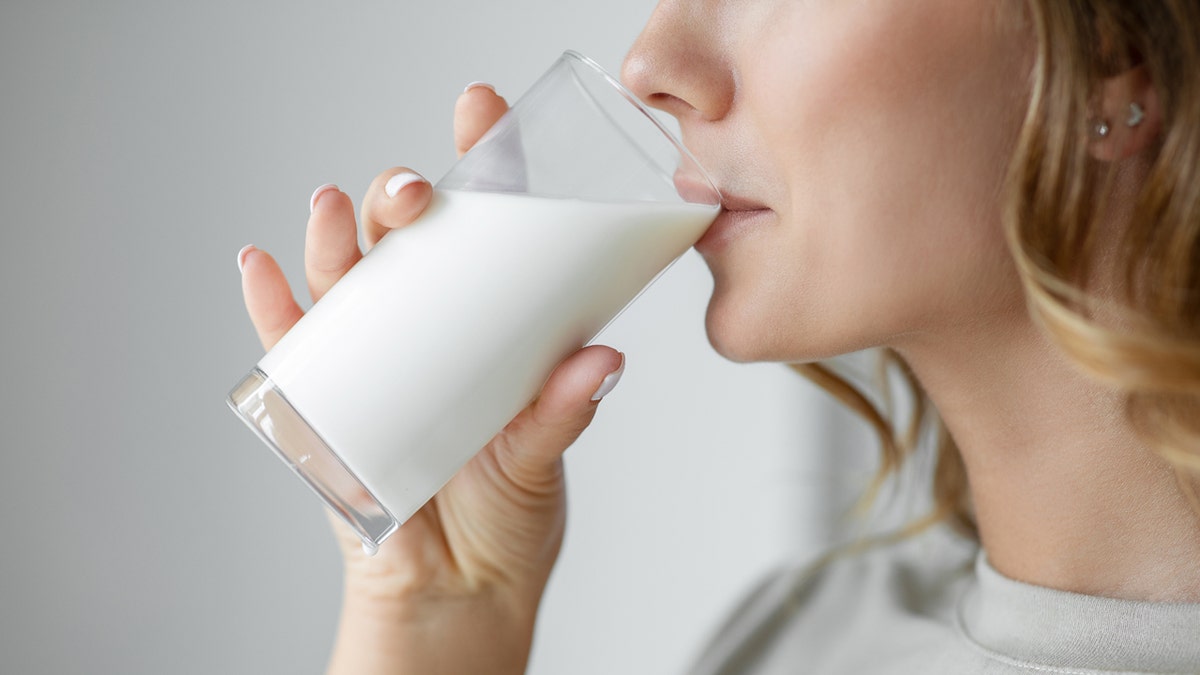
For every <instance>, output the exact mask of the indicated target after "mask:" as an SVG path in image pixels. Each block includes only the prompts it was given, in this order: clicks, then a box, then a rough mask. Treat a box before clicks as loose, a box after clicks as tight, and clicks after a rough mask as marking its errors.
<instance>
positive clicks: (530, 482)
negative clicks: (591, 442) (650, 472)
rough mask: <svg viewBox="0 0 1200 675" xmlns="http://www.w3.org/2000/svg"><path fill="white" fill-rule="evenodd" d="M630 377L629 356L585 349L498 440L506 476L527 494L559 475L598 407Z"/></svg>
mask: <svg viewBox="0 0 1200 675" xmlns="http://www.w3.org/2000/svg"><path fill="white" fill-rule="evenodd" d="M624 371H625V355H624V354H622V353H620V352H618V351H617V350H615V349H613V348H611V347H602V346H598V345H594V346H591V347H586V348H584V349H581V350H580V351H578V352H575V354H573V355H571V356H570V357H568V358H567V359H566V360H565V361H563V362H562V363H561V364H559V366H558V368H556V369H555V370H554V372H553V373H552V374H551V375H550V378H549V379H548V380H546V384H545V386H544V387H542V393H541V395H540V396H538V398H537V400H535V401H534V402H533V403H532V404H530V405H529V407H527V408H526V409H525V410H524V411H522V412H521V414H520V415H518V416H517V417H516V419H514V420H513V421H512V422H510V423H509V425H508V426H507V427H505V428H504V431H502V432H501V433H500V435H499V436H497V443H496V456H497V461H498V462H499V464H500V467H501V468H502V470H503V471H504V473H505V474H506V475H507V476H508V477H509V478H510V479H511V480H513V482H515V483H517V484H518V485H520V486H522V487H525V488H527V489H535V488H536V486H538V485H541V484H544V483H545V479H546V478H547V477H550V476H552V475H556V474H557V465H558V460H559V459H560V458H561V456H562V454H563V452H564V451H565V450H566V449H567V447H568V446H570V445H571V443H574V442H575V439H576V438H578V437H579V434H581V433H583V430H584V429H586V428H587V426H588V425H589V424H591V422H592V418H593V417H594V416H595V414H596V406H597V405H598V404H599V401H600V399H602V398H604V396H605V395H607V394H608V393H609V392H610V391H612V389H613V387H615V386H616V384H617V381H619V380H620V378H621V374H622V373H623V372H624Z"/></svg>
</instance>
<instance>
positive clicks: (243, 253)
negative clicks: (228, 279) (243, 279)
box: [238, 244, 254, 272]
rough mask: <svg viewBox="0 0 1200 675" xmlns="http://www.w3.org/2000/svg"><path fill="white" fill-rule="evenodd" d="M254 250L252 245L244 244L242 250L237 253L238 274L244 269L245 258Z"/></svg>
mask: <svg viewBox="0 0 1200 675" xmlns="http://www.w3.org/2000/svg"><path fill="white" fill-rule="evenodd" d="M253 250H254V244H246V245H245V246H243V247H242V250H240V251H238V272H241V271H243V270H245V268H246V256H247V255H250V251H253Z"/></svg>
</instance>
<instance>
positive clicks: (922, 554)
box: [692, 528, 1200, 675]
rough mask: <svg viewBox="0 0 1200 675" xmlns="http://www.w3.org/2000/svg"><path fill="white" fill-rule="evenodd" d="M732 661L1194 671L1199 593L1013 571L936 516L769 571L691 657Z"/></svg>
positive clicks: (777, 666)
mask: <svg viewBox="0 0 1200 675" xmlns="http://www.w3.org/2000/svg"><path fill="white" fill-rule="evenodd" d="M1197 565H1200V561H1197ZM733 673H739V674H742V675H782V674H784V673H787V674H789V675H791V674H794V673H804V674H806V675H819V674H830V675H831V674H834V673H838V674H853V675H876V674H880V675H882V674H884V673H888V674H893V673H895V674H898V673H913V674H920V675H974V674H977V673H978V674H981V675H982V674H986V675H1013V674H1017V673H1023V674H1026V675H1028V674H1030V673H1074V674H1084V673H1086V674H1088V675H1095V674H1098V673H1105V674H1106V675H1112V674H1113V673H1191V674H1193V675H1195V674H1200V604H1192V603H1157V602H1132V601H1127V600H1113V599H1110V598H1101V597H1095V596H1089V595H1080V594H1077V593H1067V592H1064V591H1057V590H1053V589H1048V588H1042V587H1038V586H1031V585H1029V584H1024V583H1021V582H1018V581H1014V580H1012V579H1008V578H1006V577H1004V576H1002V575H1000V574H999V573H998V572H996V570H994V569H993V568H992V567H991V565H989V564H988V562H987V558H986V556H984V555H983V553H982V552H981V551H980V550H979V549H978V548H977V547H976V545H975V544H974V543H972V542H969V541H966V540H964V539H962V538H960V537H958V536H957V535H955V534H953V533H952V532H951V531H950V530H948V529H946V528H935V529H932V530H929V531H927V532H925V533H923V534H921V535H918V536H916V537H913V538H911V539H908V540H904V541H901V542H900V543H897V544H891V545H887V546H879V547H875V548H870V549H867V550H866V551H863V552H860V553H856V554H849V555H841V556H833V557H831V558H830V559H828V560H826V561H824V562H823V563H818V564H817V565H812V566H803V567H792V568H785V569H783V570H780V571H779V572H777V573H775V574H772V575H770V576H769V577H768V578H767V579H766V580H764V582H763V583H762V584H760V585H759V586H758V587H757V588H756V589H755V590H754V591H752V592H751V593H750V595H749V596H748V597H747V598H746V600H745V601H743V603H742V604H741V605H740V606H739V607H738V608H737V609H736V610H735V611H734V612H733V614H732V616H731V617H730V618H729V620H728V621H727V623H726V625H725V626H724V628H722V629H721V630H720V631H719V632H718V633H717V637H716V638H715V639H714V640H712V641H711V643H710V644H709V646H708V648H707V649H706V650H705V652H704V653H703V655H702V656H701V658H700V660H699V662H698V663H697V664H696V667H695V668H694V670H693V671H692V675H732V674H733Z"/></svg>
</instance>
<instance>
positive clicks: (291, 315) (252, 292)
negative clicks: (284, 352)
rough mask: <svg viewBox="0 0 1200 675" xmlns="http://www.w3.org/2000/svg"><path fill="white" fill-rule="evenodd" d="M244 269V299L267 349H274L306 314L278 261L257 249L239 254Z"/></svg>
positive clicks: (251, 319)
mask: <svg viewBox="0 0 1200 675" xmlns="http://www.w3.org/2000/svg"><path fill="white" fill-rule="evenodd" d="M238 265H239V267H241V268H242V298H243V300H244V301H245V303H246V311H247V312H248V313H249V314H250V322H251V323H253V324H254V330H255V331H256V332H257V333H258V339H259V341H261V342H262V345H263V349H270V348H271V347H274V346H275V343H276V342H279V338H281V337H283V334H284V333H286V332H288V330H289V329H290V328H291V327H292V326H293V325H295V323H296V322H297V321H299V320H300V317H302V316H304V312H303V311H302V310H301V309H300V305H297V304H296V300H295V298H293V297H292V289H291V288H289V287H288V282H287V278H286V277H284V276H283V270H281V269H279V265H278V264H277V263H276V262H275V259H274V258H272V257H271V256H270V255H268V254H267V253H266V251H260V250H258V249H256V248H254V247H253V246H247V247H246V248H244V249H242V251H241V253H240V254H239V255H238Z"/></svg>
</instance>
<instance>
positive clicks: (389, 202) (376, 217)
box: [362, 167, 433, 249]
mask: <svg viewBox="0 0 1200 675" xmlns="http://www.w3.org/2000/svg"><path fill="white" fill-rule="evenodd" d="M432 196H433V186H432V185H430V184H429V181H427V180H425V178H424V177H422V176H421V175H420V174H418V173H417V172H415V171H413V170H412V169H407V168H405V167H396V168H394V169H388V170H387V171H384V172H383V173H381V174H379V175H378V176H376V177H375V180H374V181H372V182H371V187H369V188H367V196H366V197H364V198H363V203H362V224H363V238H364V239H365V240H366V245H367V248H368V249H369V248H371V247H372V246H374V245H375V244H376V242H378V241H379V239H380V238H381V237H383V235H385V234H387V233H388V231H389V230H393V229H395V228H397V227H403V226H405V225H408V224H409V223H411V222H412V221H414V220H416V219H417V216H419V215H421V212H422V211H424V210H425V207H426V206H429V200H430V198H431V197H432Z"/></svg>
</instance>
